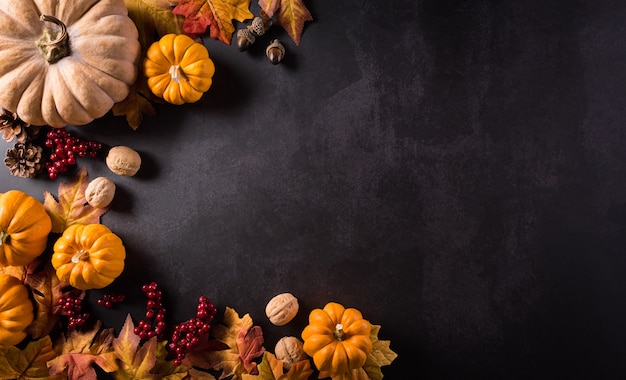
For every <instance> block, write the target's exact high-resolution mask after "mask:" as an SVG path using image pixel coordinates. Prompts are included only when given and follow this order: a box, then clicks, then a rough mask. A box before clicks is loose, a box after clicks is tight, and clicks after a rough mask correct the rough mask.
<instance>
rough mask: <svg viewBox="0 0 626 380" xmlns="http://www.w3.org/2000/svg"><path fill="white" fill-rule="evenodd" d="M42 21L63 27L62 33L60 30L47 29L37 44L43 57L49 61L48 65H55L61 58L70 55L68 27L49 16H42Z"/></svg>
mask: <svg viewBox="0 0 626 380" xmlns="http://www.w3.org/2000/svg"><path fill="white" fill-rule="evenodd" d="M40 20H41V21H44V22H51V23H53V24H56V25H58V26H60V27H61V30H60V31H59V30H58V28H46V29H45V30H44V32H43V35H42V36H41V38H40V39H39V41H37V43H36V45H37V47H38V48H39V51H40V52H41V55H43V56H44V58H45V59H46V61H48V63H55V62H58V61H59V60H61V58H64V57H67V56H68V55H70V54H71V52H70V40H69V35H68V34H67V27H66V26H65V24H64V23H63V21H61V20H59V19H58V18H56V17H54V16H49V15H41V17H40Z"/></svg>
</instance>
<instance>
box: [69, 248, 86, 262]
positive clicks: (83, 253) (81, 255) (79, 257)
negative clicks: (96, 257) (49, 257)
mask: <svg viewBox="0 0 626 380" xmlns="http://www.w3.org/2000/svg"><path fill="white" fill-rule="evenodd" d="M88 259H89V251H87V250H86V249H81V250H80V251H78V252H76V253H75V254H74V256H72V262H73V263H74V264H76V263H79V262H80V261H81V260H82V261H87V260H88Z"/></svg>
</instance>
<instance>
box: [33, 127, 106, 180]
mask: <svg viewBox="0 0 626 380" xmlns="http://www.w3.org/2000/svg"><path fill="white" fill-rule="evenodd" d="M45 145H46V147H47V148H50V149H51V151H52V152H51V153H50V157H49V160H48V161H47V162H46V170H48V177H49V178H50V179H56V178H57V177H58V175H59V174H61V173H65V172H66V171H67V170H68V169H69V167H70V166H73V165H76V158H78V157H90V158H95V157H96V156H98V152H99V151H100V150H101V149H102V144H101V143H99V142H95V141H87V140H84V139H82V138H80V137H76V136H74V135H72V134H71V133H70V132H69V131H67V130H66V129H65V128H53V129H52V130H50V131H48V133H47V134H46V142H45Z"/></svg>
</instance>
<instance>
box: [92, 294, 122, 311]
mask: <svg viewBox="0 0 626 380" xmlns="http://www.w3.org/2000/svg"><path fill="white" fill-rule="evenodd" d="M120 302H124V295H123V294H105V295H104V296H102V298H100V299H99V300H98V306H102V307H106V308H107V309H110V308H112V307H113V305H114V304H116V303H120Z"/></svg>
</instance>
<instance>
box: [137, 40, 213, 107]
mask: <svg viewBox="0 0 626 380" xmlns="http://www.w3.org/2000/svg"><path fill="white" fill-rule="evenodd" d="M143 67H144V73H145V75H146V77H147V78H148V87H150V90H151V91H152V92H153V93H154V94H155V95H156V96H158V97H160V98H163V99H164V100H165V101H166V102H168V103H172V104H176V105H180V104H184V103H194V102H197V101H198V100H200V98H201V97H202V94H204V93H205V92H207V91H208V90H209V88H210V87H211V84H212V83H213V74H214V73H215V65H214V64H213V61H212V60H211V58H209V52H208V51H207V49H206V47H205V46H204V45H202V44H201V43H199V42H196V41H194V40H193V39H192V38H191V37H188V36H186V35H184V34H166V35H165V36H163V37H161V39H160V40H159V41H157V42H154V43H153V44H152V45H150V47H149V48H148V51H147V53H146V59H145V60H144V64H143Z"/></svg>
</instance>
